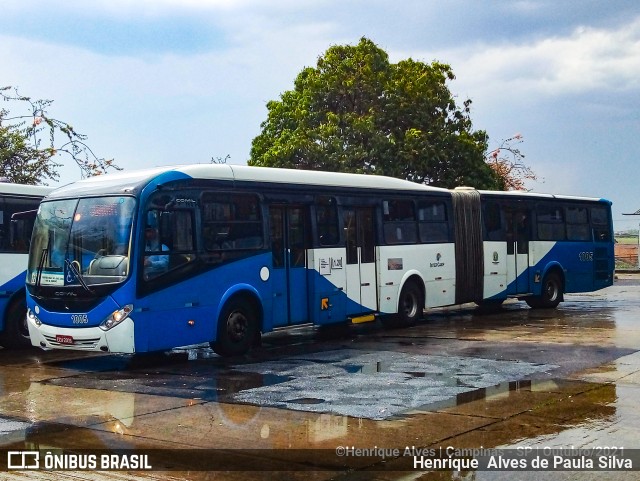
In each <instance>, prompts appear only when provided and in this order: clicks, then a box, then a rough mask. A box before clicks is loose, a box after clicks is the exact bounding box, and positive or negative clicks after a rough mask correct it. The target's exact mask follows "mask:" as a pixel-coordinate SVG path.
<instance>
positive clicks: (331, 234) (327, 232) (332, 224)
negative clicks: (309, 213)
mask: <svg viewBox="0 0 640 481" xmlns="http://www.w3.org/2000/svg"><path fill="white" fill-rule="evenodd" d="M316 231H317V239H316V241H317V243H318V244H319V245H320V246H335V245H336V244H338V243H339V242H340V235H339V233H338V232H339V229H338V209H337V206H336V200H335V199H334V198H333V197H319V198H318V199H317V201H316Z"/></svg>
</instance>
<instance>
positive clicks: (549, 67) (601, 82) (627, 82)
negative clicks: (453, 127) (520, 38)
mask: <svg viewBox="0 0 640 481" xmlns="http://www.w3.org/2000/svg"><path fill="white" fill-rule="evenodd" d="M442 59H443V61H448V62H450V63H451V64H452V65H453V67H454V72H455V73H456V75H457V78H458V79H459V80H458V81H459V83H460V84H462V85H463V86H464V85H467V86H468V85H471V84H473V85H474V88H475V89H477V88H478V87H480V88H481V89H482V90H483V91H484V92H486V93H492V94H493V95H496V94H500V95H501V96H504V95H505V94H506V95H507V96H508V95H509V92H514V93H517V95H521V94H523V93H531V94H535V95H550V96H553V95H563V94H570V93H584V92H589V91H597V90H600V89H605V90H608V91H611V90H629V89H637V88H638V87H640V18H636V19H634V20H633V21H631V22H629V23H627V24H625V25H623V26H621V27H619V28H618V29H617V30H605V29H596V28H591V27H581V28H579V29H577V30H575V31H574V32H573V33H572V34H571V35H569V36H565V37H559V36H555V37H551V38H544V39H538V40H536V41H531V42H527V43H521V44H513V45H499V46H495V45H492V46H487V45H478V46H474V47H467V48H464V49H456V50H452V51H448V52H442Z"/></svg>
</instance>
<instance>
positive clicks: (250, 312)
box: [211, 298, 260, 356]
mask: <svg viewBox="0 0 640 481" xmlns="http://www.w3.org/2000/svg"><path fill="white" fill-rule="evenodd" d="M259 335H260V331H259V328H258V316H257V315H256V312H255V309H254V307H253V306H252V305H251V303H250V302H249V301H248V300H246V299H241V298H236V299H231V300H230V301H229V302H228V303H227V305H226V306H225V308H224V309H223V311H222V314H221V315H220V319H219V320H218V337H217V338H216V340H215V342H212V343H211V348H212V349H213V350H214V351H215V352H216V353H217V354H219V355H221V356H239V355H241V354H245V353H246V352H248V351H249V349H251V347H252V346H253V345H255V344H256V338H257V337H258V336H259Z"/></svg>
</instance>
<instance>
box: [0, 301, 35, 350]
mask: <svg viewBox="0 0 640 481" xmlns="http://www.w3.org/2000/svg"><path fill="white" fill-rule="evenodd" d="M0 345H1V346H3V347H4V348H6V349H23V348H26V347H31V339H29V328H28V327H27V302H26V299H25V298H24V297H19V298H17V299H15V300H14V301H13V302H12V303H11V304H10V305H9V308H8V309H7V316H6V318H5V324H4V330H3V332H2V333H1V334H0Z"/></svg>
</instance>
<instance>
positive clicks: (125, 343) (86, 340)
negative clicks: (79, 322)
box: [27, 318, 135, 353]
mask: <svg viewBox="0 0 640 481" xmlns="http://www.w3.org/2000/svg"><path fill="white" fill-rule="evenodd" d="M27 324H28V326H29V337H31V344H33V345H34V346H36V347H41V348H42V349H69V350H80V351H91V352H113V353H134V352H135V345H134V338H133V319H131V318H127V319H125V320H124V321H122V322H121V323H120V324H118V325H117V326H115V327H114V328H112V329H110V330H108V331H103V330H102V329H100V328H99V327H74V328H64V327H56V326H50V325H47V324H40V325H37V324H36V322H35V321H34V320H32V319H29V318H27Z"/></svg>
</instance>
